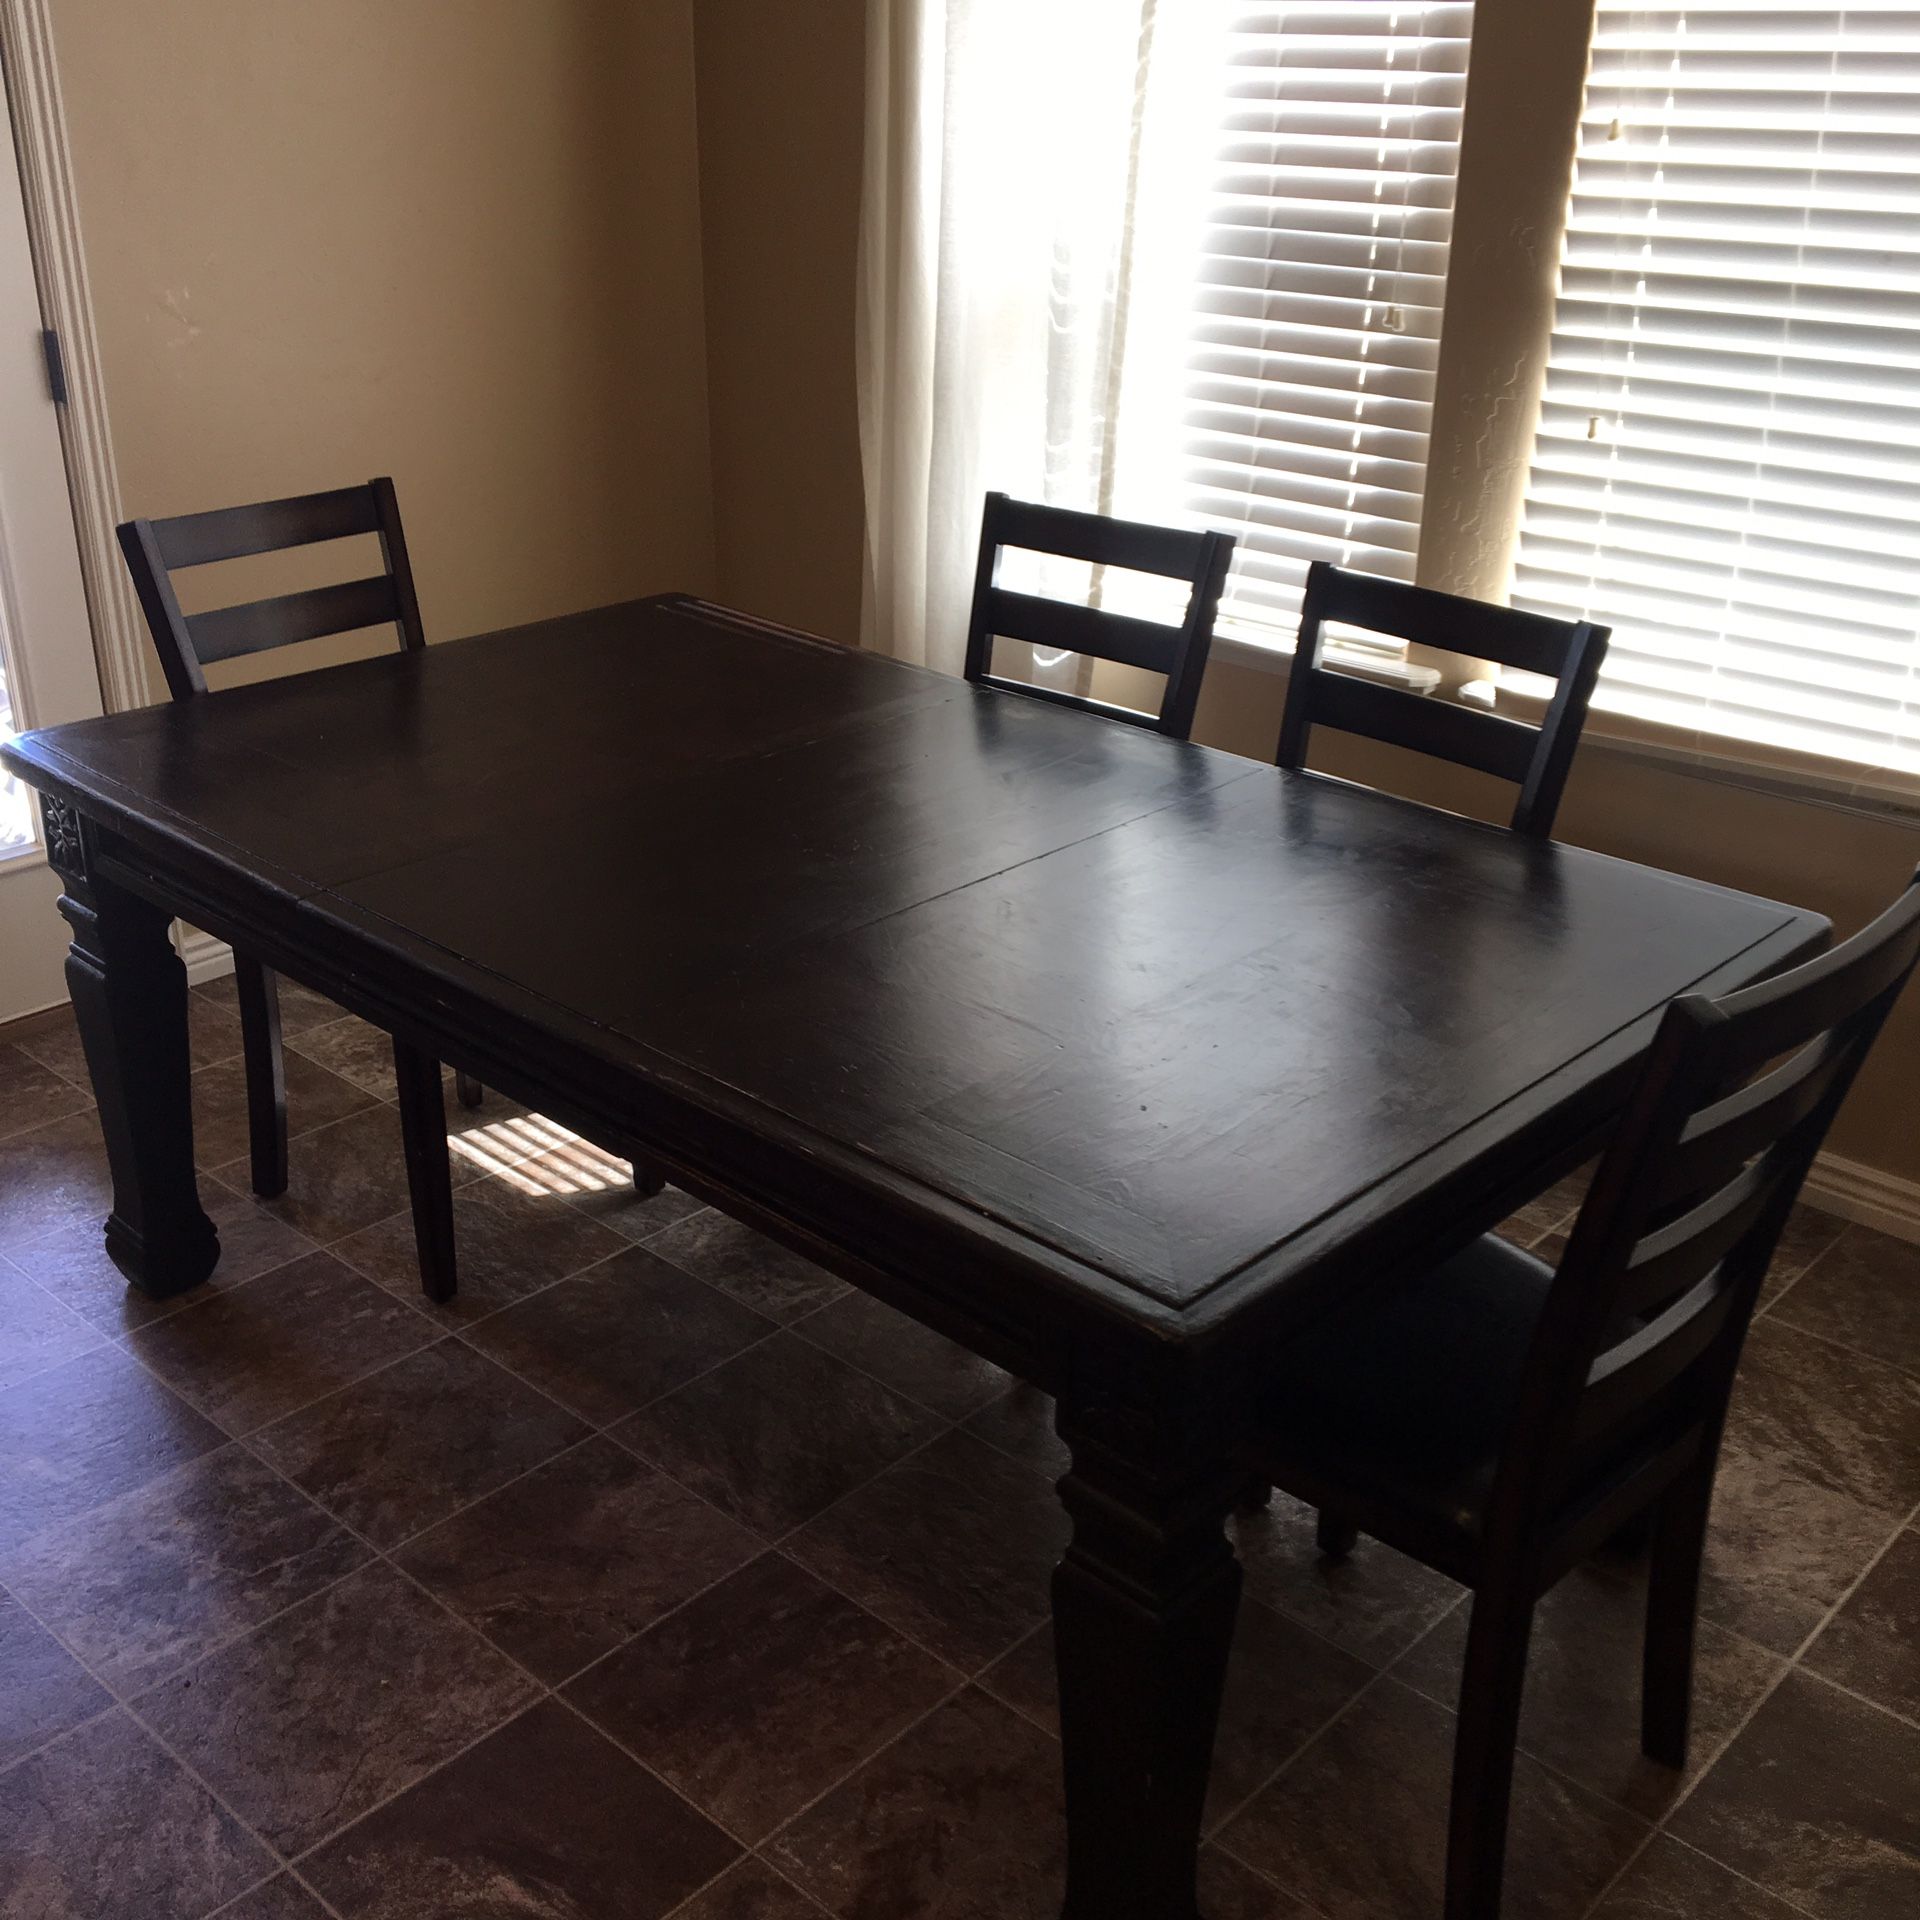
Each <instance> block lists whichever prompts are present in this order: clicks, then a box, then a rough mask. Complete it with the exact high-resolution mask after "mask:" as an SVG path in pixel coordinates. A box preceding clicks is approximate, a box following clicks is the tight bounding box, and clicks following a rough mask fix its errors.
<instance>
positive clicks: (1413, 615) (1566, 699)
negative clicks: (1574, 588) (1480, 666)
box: [1276, 560, 1610, 836]
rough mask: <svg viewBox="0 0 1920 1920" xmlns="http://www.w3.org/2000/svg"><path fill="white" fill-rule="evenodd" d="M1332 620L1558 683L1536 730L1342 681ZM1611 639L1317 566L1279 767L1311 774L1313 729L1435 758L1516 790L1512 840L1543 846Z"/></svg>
mask: <svg viewBox="0 0 1920 1920" xmlns="http://www.w3.org/2000/svg"><path fill="white" fill-rule="evenodd" d="M1329 620H1339V621H1343V622H1345V623H1346V624H1348V625H1350V626H1356V627H1365V628H1366V629H1367V630H1368V631H1369V632H1372V633H1380V634H1386V635H1388V636H1390V637H1391V638H1394V639H1397V640H1412V641H1416V642H1418V643H1419V644H1420V645H1422V646H1429V647H1437V648H1439V649H1440V650H1441V651H1442V652H1444V653H1459V654H1466V655H1468V656H1470V657H1471V658H1473V659H1476V660H1495V661H1498V662H1499V663H1500V665H1501V666H1503V667H1514V668H1518V669H1520V670H1521V671H1523V672H1526V673H1538V674H1544V675H1546V676H1547V677H1548V678H1550V679H1552V680H1553V681H1555V682H1556V683H1557V684H1556V686H1555V688H1554V693H1553V698H1552V700H1551V701H1550V702H1549V703H1548V706H1547V711H1546V714H1545V716H1544V717H1543V719H1542V720H1541V723H1540V725H1539V726H1537V727H1534V726H1529V725H1528V724H1527V723H1526V722H1525V721H1523V720H1513V719H1509V718H1508V717H1507V716H1506V715H1504V714H1496V713H1488V712H1483V711H1479V710H1477V709H1475V708H1473V707H1467V706H1461V705H1459V704H1457V703H1456V702H1453V701H1450V700H1434V699H1429V698H1426V697H1425V696H1423V695H1420V694H1417V693H1408V692H1406V691H1404V690H1403V689H1401V688H1399V687H1387V686H1381V685H1380V684H1378V683H1377V682H1375V681H1371V680H1362V679H1359V678H1357V677H1356V676H1355V675H1353V674H1349V673H1335V672H1333V671H1332V670H1331V669H1330V668H1328V667H1325V666H1322V665H1321V663H1320V654H1321V642H1322V634H1323V631H1324V629H1325V626H1326V623H1327V622H1328V621H1329ZM1609 633H1610V629H1608V628H1606V627H1596V626H1593V625H1592V624H1591V623H1589V622H1588V621H1585V620H1549V619H1548V618H1547V617H1546V616H1545V615H1544V614H1538V613H1522V612H1520V611H1518V610H1517V609H1515V608H1513V607H1495V606H1489V605H1488V604H1487V603H1486V602H1485V601H1482V600H1467V599H1463V598H1462V597H1461V596H1460V595H1458V594H1453V593H1438V592H1436V591H1435V590H1434V589H1433V588H1431V587H1410V586H1408V585H1406V584H1405V583H1404V582H1403V581H1399V580H1382V579H1379V578H1378V577H1377V576H1375V575H1373V574H1370V573H1350V572H1348V571H1347V569H1346V568H1344V567H1334V566H1329V565H1328V564H1327V563H1326V562H1325V561H1324V560H1316V561H1315V562H1314V563H1313V565H1312V566H1311V567H1310V568H1309V569H1308V571H1307V590H1306V596H1305V598H1304V600H1303V601H1302V603H1301V609H1300V641H1299V645H1298V646H1297V647H1296V648H1295V650H1294V656H1293V668H1292V672H1291V675H1290V677H1289V678H1288V681H1287V705H1286V712H1285V714H1284V716H1283V717H1282V719H1281V722H1280V751H1279V753H1278V755H1277V756H1276V757H1277V759H1278V761H1279V764H1280V765H1281V766H1283V767H1301V766H1305V765H1306V760H1307V743H1308V740H1309V738H1310V736H1311V734H1312V732H1313V729H1314V728H1315V727H1316V726H1322V727H1332V728H1334V729H1335V730H1336V731H1338V732H1342V733H1358V734H1364V735H1366V736H1367V738H1369V739H1372V740H1380V741H1384V742H1386V743H1387V744H1389V745H1391V746H1396V747H1410V748H1412V749H1413V751H1414V752H1416V753H1430V754H1434V755H1437V756H1438V757H1439V758H1440V759H1443V760H1452V761H1455V762H1457V763H1458V764H1459V765H1461V766H1463V767H1475V768H1477V769H1478V770H1479V771H1480V772H1482V773H1491V774H1497V775H1498V776H1499V777H1500V778H1501V779H1503V780H1513V781H1516V782H1518V784H1519V787H1520V797H1519V799H1518V800H1517V801H1516V802H1515V803H1514V809H1513V819H1512V822H1511V825H1512V827H1513V830H1514V831H1515V832H1516V833H1531V834H1539V835H1542V836H1544V835H1546V834H1549V833H1551V832H1552V831H1553V817H1554V815H1555V814H1556V813H1557V812H1558V811H1559V808H1560V795H1561V794H1562V792H1564V791H1565V789H1566V784H1567V773H1568V770H1569V769H1570V768H1571V767H1572V765H1573V750H1574V748H1575V747H1577V746H1578V745H1579V744H1580V729H1581V728H1582V727H1583V726H1585V725H1586V719H1587V706H1588V703H1589V702H1590V701H1591V700H1592V698H1593V683H1594V680H1595V678H1596V677H1597V676H1598V674H1599V672H1600V662H1601V661H1602V660H1604V659H1605V658H1606V653H1607V640H1608V637H1609Z"/></svg>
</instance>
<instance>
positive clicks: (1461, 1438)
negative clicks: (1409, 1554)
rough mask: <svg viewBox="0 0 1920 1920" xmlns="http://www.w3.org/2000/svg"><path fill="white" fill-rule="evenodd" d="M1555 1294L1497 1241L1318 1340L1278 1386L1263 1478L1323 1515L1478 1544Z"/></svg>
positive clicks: (1283, 1371)
mask: <svg viewBox="0 0 1920 1920" xmlns="http://www.w3.org/2000/svg"><path fill="white" fill-rule="evenodd" d="M1552 1283H1553V1269H1552V1268H1551V1267H1549V1266H1548V1265H1547V1264H1546V1263H1545V1262H1544V1261H1541V1260H1536V1259H1535V1258H1534V1257H1533V1255H1532V1254H1529V1253H1523V1252H1522V1251H1521V1250H1520V1249H1519V1248H1518V1247H1515V1246H1513V1245H1511V1244H1509V1243H1508V1242H1507V1241H1505V1240H1502V1239H1500V1238H1498V1237H1497V1236H1496V1235H1493V1234H1488V1235H1487V1236H1485V1237H1484V1238H1483V1239H1480V1240H1477V1241H1475V1242H1474V1243H1473V1245H1472V1246H1470V1247H1468V1248H1467V1249H1466V1250H1465V1251H1464V1252H1463V1253H1460V1254H1458V1255H1456V1256H1455V1257H1454V1258H1453V1259H1451V1260H1449V1261H1448V1262H1447V1263H1446V1264H1445V1265H1444V1266H1441V1267H1437V1268H1435V1269H1434V1270H1433V1271H1432V1272H1431V1273H1428V1274H1424V1275H1422V1276H1421V1277H1420V1279H1418V1280H1417V1281H1414V1282H1411V1283H1409V1284H1408V1285H1406V1286H1404V1287H1401V1288H1400V1289H1398V1290H1397V1291H1396V1292H1395V1293H1393V1294H1392V1295H1390V1296H1389V1297H1387V1298H1386V1299H1384V1300H1381V1301H1379V1302H1378V1303H1376V1304H1375V1305H1373V1306H1372V1307H1370V1308H1369V1309H1367V1310H1366V1312H1364V1313H1363V1314H1360V1315H1356V1316H1354V1317H1352V1318H1349V1319H1344V1320H1342V1321H1341V1322H1340V1323H1339V1324H1338V1325H1335V1326H1329V1327H1326V1328H1324V1329H1320V1330H1318V1331H1316V1332H1315V1333H1313V1334H1311V1335H1309V1336H1307V1337H1306V1338H1305V1339H1303V1340H1302V1341H1300V1342H1299V1343H1298V1344H1297V1346H1295V1347H1294V1348H1293V1349H1291V1350H1290V1351H1289V1352H1288V1353H1287V1354H1286V1356H1285V1357H1284V1359H1283V1361H1282V1364H1281V1366H1280V1367H1279V1369H1278V1370H1277V1371H1276V1372H1275V1373H1274V1375H1273V1376H1272V1383H1271V1388H1270V1390H1269V1393H1268V1396H1267V1410H1266V1419H1265V1426H1264V1429H1263V1431H1262V1433H1261V1436H1260V1440H1259V1443H1258V1457H1259V1464H1260V1466H1261V1469H1262V1471H1263V1472H1264V1473H1265V1474H1266V1475H1267V1477H1268V1478H1269V1479H1271V1480H1272V1481H1273V1483H1274V1484H1275V1485H1276V1486H1279V1487H1282V1488H1284V1489H1286V1490H1287V1491H1288V1492H1292V1493H1296V1494H1299V1495H1301V1496H1302V1497H1303V1498H1306V1499H1309V1500H1313V1501H1315V1502H1316V1503H1319V1504H1322V1505H1334V1504H1340V1505H1346V1504H1348V1503H1349V1502H1351V1503H1352V1504H1354V1505H1357V1506H1359V1507H1363V1508H1365V1509H1367V1510H1368V1512H1369V1513H1372V1512H1380V1511H1385V1512H1402V1513H1405V1514H1407V1516H1408V1517H1409V1519H1410V1520H1411V1521H1412V1522H1413V1524H1414V1525H1415V1526H1416V1527H1417V1528H1418V1529H1419V1531H1420V1532H1421V1533H1422V1534H1427V1533H1429V1532H1431V1531H1432V1530H1433V1529H1435V1528H1438V1529H1439V1530H1440V1531H1442V1532H1443V1533H1450V1534H1453V1535H1455V1536H1467V1537H1469V1538H1471V1537H1475V1536H1477V1535H1478V1533H1479V1531H1480V1526H1481V1522H1482V1520H1483V1519H1484V1517H1485V1513H1486V1506H1487V1499H1488V1496H1489V1494H1490V1493H1491V1492H1492V1488H1493V1478H1494V1470H1495V1467H1496V1465H1497V1463H1498V1460H1499V1455H1500V1451H1501V1448H1502V1446H1503V1444H1504V1443H1505V1441H1506V1438H1507V1431H1508V1425H1509V1422H1510V1419H1511V1416H1512V1413H1513V1409H1514V1403H1515V1399H1516V1396H1517V1395H1518V1393H1519V1390H1520V1382H1521V1375H1522V1372H1523V1369H1524V1366H1525V1362H1526V1356H1527V1350H1528V1348H1529V1346H1530V1345H1531V1343H1532V1340H1533V1336H1534V1332H1535V1329H1536V1328H1537V1327H1538V1325H1539V1322H1540V1315H1541V1312H1542V1310H1543V1308H1544V1307H1545V1305H1546V1300H1547V1291H1548V1288H1549V1287H1550V1286H1551V1285H1552ZM1342 1495H1344V1496H1347V1498H1346V1499H1344V1500H1343V1499H1341V1498H1340V1496H1342ZM1354 1517H1355V1518H1358V1519H1360V1520H1361V1523H1362V1524H1363V1525H1364V1524H1365V1516H1363V1515H1361V1514H1356V1515H1355V1516H1354ZM1367 1530H1368V1531H1369V1532H1371V1531H1373V1528H1372V1527H1371V1526H1369V1527H1367Z"/></svg>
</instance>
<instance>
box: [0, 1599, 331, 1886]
mask: <svg viewBox="0 0 1920 1920" xmlns="http://www.w3.org/2000/svg"><path fill="white" fill-rule="evenodd" d="M334 1584H336V1585H337V1584H338V1583H337V1582H336V1583H334ZM7 1591H8V1593H9V1594H10V1596H11V1597H12V1600H13V1602H14V1604H15V1605H16V1606H17V1607H19V1608H20V1610H21V1611H22V1612H23V1613H24V1614H25V1615H26V1616H27V1618H28V1619H29V1620H31V1621H32V1622H33V1623H34V1625H35V1626H37V1627H38V1628H39V1629H40V1631H41V1632H42V1633H44V1634H46V1635H47V1636H48V1637H49V1638H50V1639H51V1640H53V1641H54V1642H56V1643H57V1644H58V1645H59V1646H60V1647H62V1648H64V1649H65V1651H66V1653H67V1656H68V1658H69V1659H71V1660H72V1661H73V1662H74V1663H75V1664H76V1665H77V1666H78V1667H80V1669H81V1670H82V1671H83V1672H84V1673H85V1674H86V1675H87V1677H88V1679H90V1680H91V1681H93V1683H94V1684H95V1685H96V1686H98V1687H100V1688H101V1689H102V1690H103V1691H104V1692H105V1693H106V1694H107V1695H108V1696H109V1698H111V1699H112V1701H113V1706H112V1707H110V1708H108V1709H106V1710H105V1711H104V1712H102V1713H98V1714H95V1715H94V1716H93V1718H92V1719H91V1720H88V1721H86V1722H83V1723H82V1724H83V1725H88V1726H91V1725H92V1724H93V1722H94V1721H96V1720H102V1719H105V1718H107V1717H108V1716H109V1715H110V1714H112V1713H114V1712H119V1713H123V1714H125V1715H126V1717H127V1719H128V1720H130V1721H131V1722H132V1723H133V1725H134V1726H135V1727H136V1728H137V1729H138V1730H139V1731H140V1733H141V1734H142V1735H144V1736H145V1738H146V1739H147V1740H148V1741H150V1742H151V1743H152V1744H153V1745H154V1746H156V1747H158V1748H159V1749H160V1751H161V1752H162V1753H164V1754H165V1755H166V1756H167V1758H168V1759H170V1760H171V1761H172V1762H173V1764H174V1765H175V1766H176V1767H178V1768H179V1769H180V1771H181V1772H182V1773H184V1774H185V1775H186V1776H187V1778H188V1779H189V1780H191V1781H193V1782H194V1784H195V1785H196V1786H198V1787H199V1789H200V1791H201V1792H202V1793H204V1794H205V1795H206V1796H207V1798H208V1799H209V1800H211V1801H212V1802H213V1804H214V1805H215V1806H217V1807H218V1808H219V1809H220V1811H221V1812H222V1813H224V1814H225V1815H226V1816H227V1818H228V1819H229V1820H231V1821H232V1822H233V1823H234V1825H235V1826H237V1827H238V1828H239V1829H240V1831H241V1832H242V1833H244V1834H245V1835H246V1836H247V1837H248V1838H249V1839H250V1840H252V1841H253V1842H254V1843H255V1844H256V1845H257V1846H259V1847H261V1848H263V1849H264V1850H265V1851H266V1854H267V1856H268V1858H269V1859H271V1860H273V1861H275V1862H277V1863H278V1864H277V1866H276V1869H275V1872H276V1873H278V1872H280V1871H288V1872H290V1871H292V1865H293V1863H292V1862H291V1861H290V1860H289V1859H288V1858H287V1856H286V1855H285V1854H284V1853H282V1852H281V1850H280V1849H279V1848H278V1847H276V1846H275V1845H274V1844H273V1843H272V1841H270V1840H269V1839H268V1838H267V1837H266V1835H265V1834H263V1833H261V1832H260V1831H259V1830H258V1829H257V1828H256V1827H255V1826H254V1825H253V1824H252V1822H251V1821H248V1820H243V1819H242V1818H241V1817H240V1814H239V1812H238V1810H237V1809H236V1808H234V1807H233V1806H231V1805H230V1804H229V1803H228V1801H227V1799H226V1796H225V1795H224V1794H221V1793H219V1792H217V1791H216V1790H215V1788H214V1785H213V1783H212V1782H211V1781H210V1780H208V1779H207V1778H206V1777H205V1776H204V1775H203V1774H202V1773H201V1772H200V1770H199V1769H198V1768H197V1767H195V1766H193V1765H191V1764H190V1763H189V1762H188V1761H187V1760H186V1759H185V1758H184V1757H183V1756H182V1755H181V1754H179V1753H178V1752H177V1751H175V1749H174V1747H173V1745H172V1743H171V1742H169V1741H167V1740H166V1739H164V1738H162V1736H161V1735H160V1734H159V1733H158V1732H157V1731H156V1730H155V1729H154V1728H153V1727H152V1726H151V1725H150V1724H149V1723H148V1722H147V1720H146V1718H145V1717H144V1716H143V1715H142V1714H140V1713H139V1712H138V1711H137V1710H136V1709H135V1708H134V1706H133V1703H132V1702H131V1701H128V1700H123V1699H121V1698H120V1697H119V1695H118V1694H116V1693H115V1692H114V1690H113V1689H112V1688H111V1687H110V1686H108V1685H107V1683H106V1681H105V1680H104V1679H103V1678H102V1677H101V1676H100V1675H99V1674H98V1673H96V1672H95V1671H94V1669H93V1667H92V1665H91V1663H90V1662H88V1661H87V1660H86V1659H85V1658H83V1657H82V1655H81V1654H80V1652H79V1650H78V1649H77V1648H75V1647H72V1646H70V1645H69V1644H68V1642H67V1641H66V1639H65V1637H64V1636H63V1635H61V1634H60V1633H59V1632H58V1631H56V1630H55V1628H53V1627H52V1626H51V1625H49V1624H48V1622H46V1621H45V1620H43V1619H41V1617H40V1616H39V1614H37V1613H36V1612H34V1610H33V1609H32V1608H31V1607H30V1606H28V1605H27V1603H26V1602H25V1601H24V1600H22V1599H21V1598H20V1596H19V1595H18V1594H17V1593H14V1592H13V1590H12V1589H11V1588H8V1590H7ZM183 1671H184V1669H183ZM78 1731H79V1728H78V1727H69V1728H67V1729H66V1731H65V1732H64V1733H62V1734H60V1735H59V1736H58V1739H62V1740H64V1739H66V1738H67V1737H68V1736H69V1735H71V1734H73V1733H77V1732H78ZM54 1744H56V1742H54V1741H49V1742H48V1743H47V1745H48V1746H52V1745H54ZM45 1750H46V1749H45V1748H44V1747H43V1748H41V1749H40V1751H41V1752H44V1751H45ZM8 1771H9V1772H11V1771H12V1769H11V1768H9V1769H8ZM274 1877H275V1876H274V1874H268V1875H266V1876H264V1879H267V1880H270V1879H272V1878H274ZM262 1884H264V1881H255V1882H254V1883H253V1885H254V1886H259V1885H262ZM301 1885H302V1886H305V1885H306V1882H305V1881H304V1880H303V1881H302V1882H301ZM251 1891H252V1887H248V1888H243V1889H242V1893H247V1892H251ZM307 1891H308V1892H309V1893H313V1891H314V1890H313V1889H312V1888H311V1887H308V1888H307ZM240 1897H241V1894H235V1895H234V1899H236V1900H237V1899H239V1898H240ZM314 1897H315V1898H316V1899H319V1895H318V1894H317V1893H315V1894H314ZM228 1904H231V1903H230V1902H229V1903H228ZM320 1904H321V1905H322V1906H323V1907H324V1908H325V1909H326V1911H327V1912H328V1913H329V1914H333V1915H334V1920H340V1917H339V1915H338V1914H337V1913H336V1912H335V1909H334V1908H333V1907H332V1906H330V1905H328V1903H327V1902H326V1901H324V1900H322V1901H321V1902H320ZM214 1911H216V1912H217V1911H218V1909H214Z"/></svg>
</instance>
